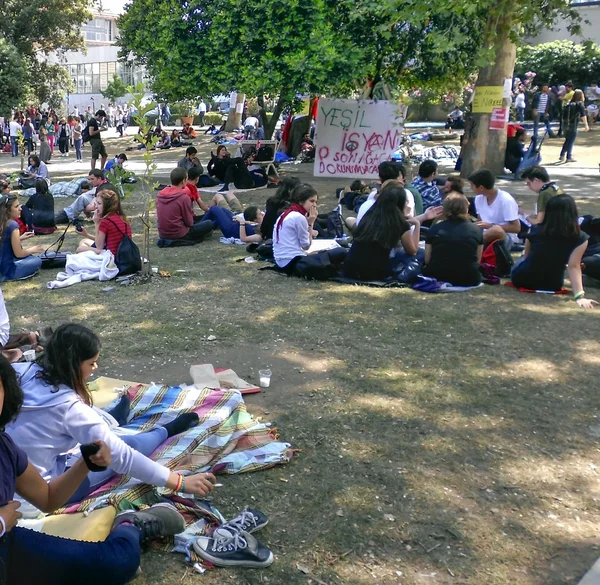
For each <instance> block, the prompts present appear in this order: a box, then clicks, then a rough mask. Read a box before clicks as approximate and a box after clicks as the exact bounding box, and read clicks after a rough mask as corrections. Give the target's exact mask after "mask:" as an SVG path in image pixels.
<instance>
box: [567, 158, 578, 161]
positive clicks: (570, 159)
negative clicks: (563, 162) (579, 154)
mask: <svg viewBox="0 0 600 585" xmlns="http://www.w3.org/2000/svg"><path fill="white" fill-rule="evenodd" d="M567 162H577V161H576V160H575V159H574V158H568V159H567Z"/></svg>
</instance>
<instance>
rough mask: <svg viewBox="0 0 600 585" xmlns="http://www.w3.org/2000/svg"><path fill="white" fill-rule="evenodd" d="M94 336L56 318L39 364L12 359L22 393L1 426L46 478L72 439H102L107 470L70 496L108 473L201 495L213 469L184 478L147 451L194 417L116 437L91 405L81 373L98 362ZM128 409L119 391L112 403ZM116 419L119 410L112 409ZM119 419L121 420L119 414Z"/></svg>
mask: <svg viewBox="0 0 600 585" xmlns="http://www.w3.org/2000/svg"><path fill="white" fill-rule="evenodd" d="M99 352H100V340H99V339H98V337H97V336H96V335H95V334H94V333H93V332H92V331H91V330H90V329H88V328H87V327H84V326H82V325H77V324H73V323H69V324H65V325H61V326H60V327H58V328H57V329H56V331H55V332H54V334H53V335H52V337H51V338H50V340H49V342H48V344H47V346H46V348H45V352H44V354H43V355H42V357H41V358H39V359H38V363H35V362H32V363H26V364H15V365H14V366H13V367H14V368H15V370H16V372H17V375H18V377H19V382H20V385H21V388H22V390H23V394H24V402H23V407H22V409H21V413H20V414H19V416H18V417H17V419H16V420H15V421H13V422H12V423H11V424H10V425H8V426H7V428H6V432H7V433H8V434H9V435H10V437H11V438H12V439H13V440H14V442H15V443H16V444H17V445H19V447H20V448H21V449H23V450H24V451H25V453H27V456H28V458H29V461H31V463H32V464H33V465H34V466H35V467H36V468H37V470H38V471H39V473H40V475H41V476H42V477H43V478H44V479H45V480H47V481H49V480H52V479H54V478H57V477H60V476H61V475H62V474H63V473H64V472H65V471H66V470H67V469H69V468H70V467H71V466H72V465H73V464H74V463H75V462H76V460H77V458H78V456H79V453H78V452H77V453H76V454H71V453H70V452H71V451H72V450H73V449H75V448H77V447H79V445H82V444H86V443H91V442H94V441H104V442H105V443H106V444H107V445H108V448H109V449H110V454H111V457H112V464H111V466H110V468H109V469H107V470H106V471H99V472H90V473H89V474H88V476H87V478H86V479H85V480H84V482H83V483H82V484H81V486H80V487H79V489H78V490H77V491H76V493H75V494H74V495H73V496H72V497H71V498H70V500H69V502H77V501H80V500H82V499H84V498H85V497H86V496H88V495H89V494H90V493H92V492H93V491H94V490H96V489H97V488H98V487H100V486H101V485H104V484H105V483H106V482H107V481H109V480H110V479H111V478H112V477H113V476H114V475H116V474H122V475H127V476H130V477H133V478H135V479H138V480H140V481H143V482H145V483H149V484H151V485H155V486H159V487H167V488H170V489H173V490H176V491H184V492H186V493H191V494H196V495H200V496H205V495H207V494H208V493H209V492H210V491H212V489H213V487H214V482H215V481H216V480H215V477H214V475H212V473H198V474H195V475H189V476H186V477H185V478H183V476H182V475H180V474H178V473H174V472H172V471H171V470H169V469H167V468H166V467H164V466H163V465H160V464H159V463H156V462H155V461H152V460H151V459H149V458H148V456H149V455H151V454H152V453H153V452H154V451H155V450H156V449H157V448H158V446H159V445H161V444H162V443H163V442H164V441H166V440H167V439H168V438H169V437H171V436H173V435H175V434H178V433H180V432H183V431H185V430H187V429H189V428H191V427H192V426H195V425H196V424H198V415H196V414H195V413H187V414H183V415H180V416H179V417H177V418H176V419H175V420H173V421H172V422H170V423H168V424H166V425H164V426H157V427H154V428H153V429H151V430H150V431H147V432H143V433H138V434H135V435H123V436H118V435H117V434H115V432H114V431H113V429H112V428H111V426H109V424H108V423H107V422H106V418H105V417H104V416H103V415H102V414H100V413H99V412H97V411H96V410H94V409H93V408H92V396H91V394H90V392H89V390H88V388H87V380H88V379H89V377H90V376H91V375H92V373H93V372H94V370H95V369H96V368H97V364H96V362H97V360H98V357H99ZM119 409H123V410H124V411H125V417H126V412H127V411H128V410H129V402H128V399H127V398H126V397H124V398H123V400H122V401H121V403H120V405H119V407H118V408H117V410H119ZM114 415H115V416H116V417H117V419H118V418H123V413H118V412H114ZM122 422H124V421H122Z"/></svg>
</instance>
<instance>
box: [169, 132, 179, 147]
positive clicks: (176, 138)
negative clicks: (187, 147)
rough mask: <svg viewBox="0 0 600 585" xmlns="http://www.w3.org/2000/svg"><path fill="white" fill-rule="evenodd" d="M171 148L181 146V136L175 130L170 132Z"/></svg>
mask: <svg viewBox="0 0 600 585" xmlns="http://www.w3.org/2000/svg"><path fill="white" fill-rule="evenodd" d="M171 146H181V134H180V133H179V130H177V129H176V128H175V129H173V132H171Z"/></svg>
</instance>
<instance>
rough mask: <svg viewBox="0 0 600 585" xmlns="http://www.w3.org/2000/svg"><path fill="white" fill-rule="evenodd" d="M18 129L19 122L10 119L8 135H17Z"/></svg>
mask: <svg viewBox="0 0 600 585" xmlns="http://www.w3.org/2000/svg"><path fill="white" fill-rule="evenodd" d="M20 129H21V124H19V122H17V121H15V120H11V121H10V135H11V136H18V135H19V130H20Z"/></svg>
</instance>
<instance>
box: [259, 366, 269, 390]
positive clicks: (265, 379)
mask: <svg viewBox="0 0 600 585" xmlns="http://www.w3.org/2000/svg"><path fill="white" fill-rule="evenodd" d="M258 377H259V379H260V387H261V388H268V387H269V386H270V385H271V370H258Z"/></svg>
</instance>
